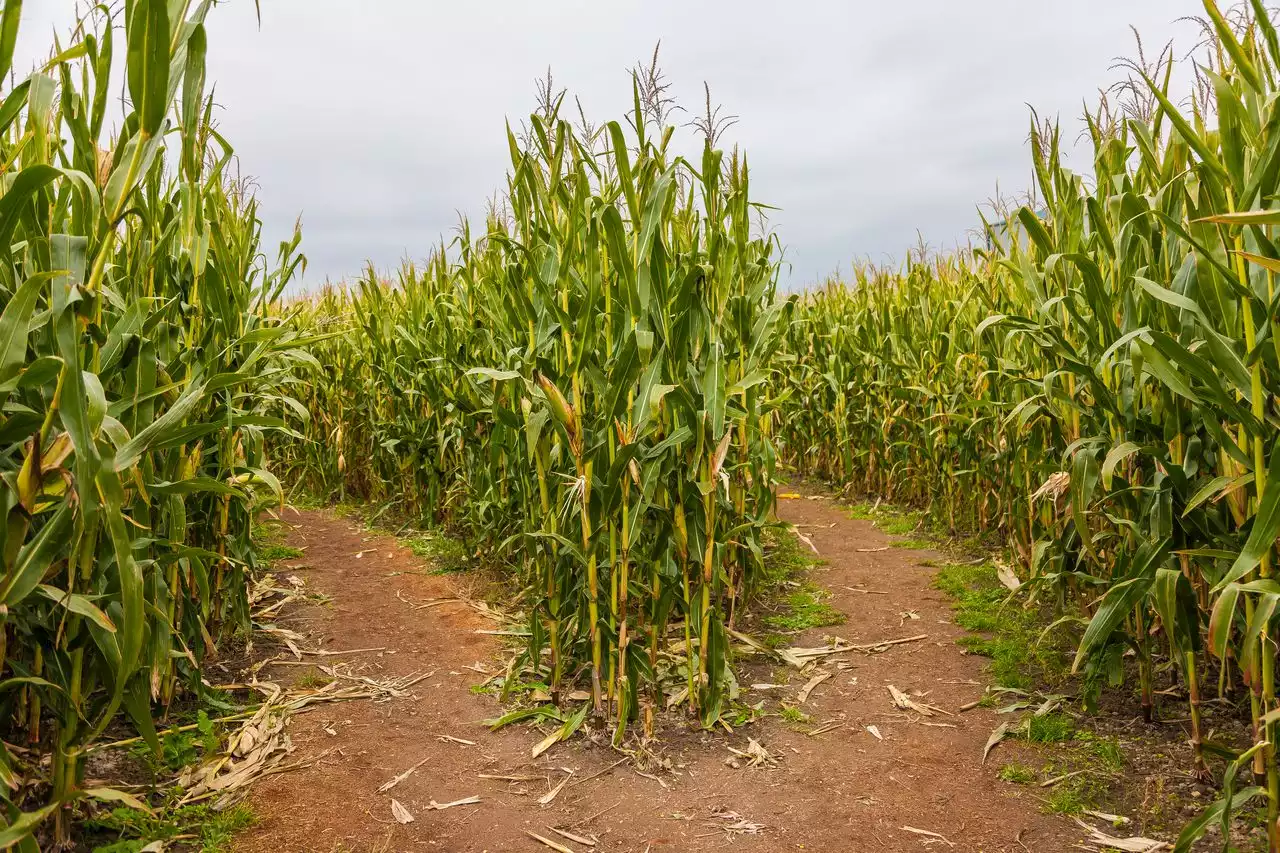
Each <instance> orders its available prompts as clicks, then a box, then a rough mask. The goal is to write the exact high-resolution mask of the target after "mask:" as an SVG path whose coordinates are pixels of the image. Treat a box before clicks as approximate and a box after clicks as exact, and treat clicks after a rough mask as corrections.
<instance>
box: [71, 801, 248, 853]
mask: <svg viewBox="0 0 1280 853" xmlns="http://www.w3.org/2000/svg"><path fill="white" fill-rule="evenodd" d="M255 823H257V817H256V816H255V815H254V813H253V811H252V810H251V809H250V808H249V807H248V806H246V805H243V804H240V805H235V806H231V807H230V808H227V809H224V810H222V811H214V810H213V809H212V808H211V807H209V806H205V805H193V806H179V807H177V808H173V809H166V810H161V811H157V812H156V813H155V814H147V813H146V812H140V811H138V810H136V809H128V808H118V809H112V810H111V811H110V812H109V813H107V814H103V815H99V816H97V817H94V818H92V819H90V820H89V821H88V822H87V823H86V828H87V829H88V830H90V831H91V832H94V833H96V834H98V835H101V836H107V835H115V836H117V840H115V841H113V842H108V843H106V844H102V845H99V846H97V847H95V848H93V850H94V853H139V851H141V850H142V849H143V848H144V847H145V846H146V845H147V844H150V843H151V842H153V841H168V840H170V839H176V838H178V837H179V836H181V837H183V838H187V839H194V840H195V841H196V843H197V844H198V845H199V846H198V847H197V849H198V850H199V851H200V853H227V851H230V850H231V841H232V838H233V837H234V836H235V834H236V833H237V832H241V831H243V830H245V829H248V828H249V827H251V826H253V825H254V824H255Z"/></svg>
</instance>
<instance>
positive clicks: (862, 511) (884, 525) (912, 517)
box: [844, 502, 924, 541]
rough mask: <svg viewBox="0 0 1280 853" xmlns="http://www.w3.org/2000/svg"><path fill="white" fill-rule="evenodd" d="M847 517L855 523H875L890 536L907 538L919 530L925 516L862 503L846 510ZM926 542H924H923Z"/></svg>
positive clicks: (881, 505) (894, 508)
mask: <svg viewBox="0 0 1280 853" xmlns="http://www.w3.org/2000/svg"><path fill="white" fill-rule="evenodd" d="M844 512H845V515H847V516H848V517H849V518H851V519H853V520H854V521H874V522H875V525H876V527H878V528H880V530H882V531H884V532H885V533H888V534H889V535H890V536H905V535H907V534H908V533H915V532H916V531H918V530H919V528H920V525H921V522H922V521H923V520H924V514H923V513H920V512H916V511H914V510H904V509H900V508H898V507H895V506H892V505H889V504H880V505H879V506H876V505H873V504H869V503H866V502H860V503H856V504H853V505H852V506H847V507H845V508H844ZM921 541H924V540H921Z"/></svg>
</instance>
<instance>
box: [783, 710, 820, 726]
mask: <svg viewBox="0 0 1280 853" xmlns="http://www.w3.org/2000/svg"><path fill="white" fill-rule="evenodd" d="M778 716H779V717H781V718H782V721H783V722H785V723H787V724H788V725H790V726H793V727H794V726H800V725H804V724H805V723H809V722H812V719H813V718H812V717H810V716H809V715H808V714H806V713H805V712H804V711H802V710H800V709H799V708H797V707H795V706H794V705H783V706H782V707H781V708H779V709H778Z"/></svg>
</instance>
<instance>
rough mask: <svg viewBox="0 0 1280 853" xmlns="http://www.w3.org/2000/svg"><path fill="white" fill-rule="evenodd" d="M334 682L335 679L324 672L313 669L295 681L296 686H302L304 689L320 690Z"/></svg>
mask: <svg viewBox="0 0 1280 853" xmlns="http://www.w3.org/2000/svg"><path fill="white" fill-rule="evenodd" d="M332 683H333V679H332V678H330V677H329V676H327V675H325V674H324V673H322V672H317V671H315V670H312V671H310V672H306V673H303V674H302V675H301V676H299V677H298V680H297V681H295V682H294V686H295V687H301V688H302V689H303V690H319V689H320V688H321V687H328V686H329V685H330V684H332Z"/></svg>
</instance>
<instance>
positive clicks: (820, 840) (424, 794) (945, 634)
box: [236, 499, 1083, 853]
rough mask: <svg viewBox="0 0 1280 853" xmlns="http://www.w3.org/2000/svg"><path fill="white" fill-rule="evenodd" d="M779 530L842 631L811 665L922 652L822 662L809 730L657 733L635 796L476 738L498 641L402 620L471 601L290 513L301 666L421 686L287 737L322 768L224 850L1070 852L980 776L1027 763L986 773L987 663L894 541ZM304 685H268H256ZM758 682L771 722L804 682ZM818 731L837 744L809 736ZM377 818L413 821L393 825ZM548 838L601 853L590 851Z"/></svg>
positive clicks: (677, 728) (327, 712)
mask: <svg viewBox="0 0 1280 853" xmlns="http://www.w3.org/2000/svg"><path fill="white" fill-rule="evenodd" d="M779 512H780V514H781V516H782V518H783V519H784V520H786V521H789V522H791V523H793V524H796V525H797V526H798V527H799V529H800V530H801V532H802V533H803V534H804V535H805V536H807V537H808V538H809V539H810V540H811V541H812V543H813V546H814V547H815V548H816V549H817V551H818V552H819V554H820V555H821V556H822V558H823V560H824V561H825V564H824V565H822V566H820V567H817V568H815V569H814V570H813V571H812V575H811V576H812V579H813V580H814V581H815V582H816V583H818V584H819V585H821V586H824V587H826V588H827V589H829V590H830V591H831V593H832V597H831V598H830V599H829V603H830V604H831V605H832V606H834V607H836V608H838V609H839V610H841V611H843V612H844V613H846V614H847V615H848V621H847V623H846V624H844V625H841V626H838V627H835V628H827V629H815V630H812V631H809V632H807V633H806V634H804V635H802V636H800V637H798V638H797V642H798V644H801V645H807V646H817V645H820V644H822V642H823V639H824V636H827V635H838V636H840V637H843V638H845V639H847V640H849V641H851V642H854V643H873V642H878V641H881V640H888V639H895V638H902V637H908V636H912V635H917V634H927V635H928V636H927V639H925V640H921V641H916V642H910V643H904V644H901V645H897V646H894V647H892V648H890V649H889V650H887V651H885V652H883V653H881V654H876V655H862V654H856V653H855V654H852V655H847V656H845V657H844V658H843V660H844V661H845V664H846V667H847V668H843V669H841V668H838V667H837V666H836V663H835V661H828V662H826V663H825V664H823V668H824V669H829V670H831V671H832V673H833V674H832V677H830V678H828V679H827V680H826V681H824V682H822V683H821V684H819V685H818V686H817V687H816V688H814V689H813V691H812V693H811V695H810V696H809V697H808V700H807V701H806V702H805V703H804V705H803V706H802V709H803V711H804V713H806V714H807V715H808V716H809V717H810V718H811V719H812V722H809V723H805V724H788V723H787V722H785V721H784V720H783V719H781V718H780V717H777V716H769V717H768V718H766V719H763V720H760V721H757V722H755V723H752V724H750V725H747V726H744V727H742V728H741V729H739V730H738V731H736V732H735V733H733V734H728V733H725V732H715V733H708V732H702V731H700V730H698V729H696V728H694V727H692V726H689V725H687V724H683V723H680V724H677V723H675V722H674V721H673V720H671V719H668V720H667V721H666V724H665V726H664V728H663V731H662V732H661V735H660V740H659V742H658V743H657V745H656V746H654V747H653V748H654V749H655V750H657V751H658V753H659V754H660V755H661V756H662V757H663V758H665V759H666V760H667V761H668V762H669V767H668V768H667V769H662V768H654V769H653V770H652V773H650V774H648V775H641V771H639V770H638V769H636V768H635V767H634V766H633V765H632V764H631V763H629V762H628V761H622V762H621V763H619V761H620V760H621V759H623V758H624V756H623V755H621V754H619V753H616V752H614V751H613V750H611V749H609V748H608V747H607V746H602V745H597V744H596V743H594V742H593V741H592V740H591V739H590V738H587V737H583V736H578V737H575V738H574V739H573V740H571V741H569V742H567V743H564V744H560V745H558V746H556V747H554V748H552V749H551V750H550V751H549V752H548V753H547V754H545V755H543V756H542V757H541V758H539V759H537V760H533V759H531V758H530V748H531V747H532V746H533V745H534V744H535V743H537V742H538V741H539V740H541V739H542V737H543V734H544V733H542V732H539V731H536V730H534V729H531V728H529V727H526V726H509V727H507V728H505V729H502V730H500V731H498V732H496V733H491V732H489V731H488V729H486V728H485V727H484V726H482V725H480V724H479V721H480V720H483V719H486V718H491V717H495V716H497V715H499V714H500V713H501V709H500V707H499V705H498V703H497V701H496V699H495V698H494V697H492V696H489V695H483V694H478V693H475V692H473V691H472V690H471V687H472V686H473V685H477V684H480V683H481V682H484V681H485V680H486V679H487V678H488V677H489V675H491V674H493V673H495V672H499V671H501V667H502V666H503V665H504V662H503V659H504V655H503V644H502V638H501V637H497V636H493V635H490V634H483V633H477V631H485V630H492V629H494V628H496V627H498V626H496V625H495V624H494V623H493V622H492V621H491V620H489V619H487V618H485V617H484V616H483V615H482V614H480V613H478V612H477V611H476V610H475V609H474V608H473V607H471V606H469V605H468V604H466V603H465V602H462V601H456V602H448V603H443V604H439V605H437V606H432V607H427V608H419V609H415V607H414V605H415V604H421V603H424V602H427V601H428V600H431V599H444V598H453V597H457V596H458V595H459V593H460V592H462V593H465V594H476V590H474V589H470V588H460V585H466V584H468V583H470V581H468V580H467V579H466V577H465V576H458V575H431V574H429V573H425V572H423V563H422V561H420V560H419V559H418V558H416V557H414V556H413V554H412V553H410V552H409V551H408V550H406V549H404V548H402V547H400V546H399V545H398V544H397V543H396V541H395V540H394V539H393V538H390V537H386V536H377V535H371V534H369V533H367V532H366V531H365V530H364V529H363V528H362V527H361V526H359V524H358V523H357V522H354V521H352V520H349V519H343V518H338V517H335V516H334V515H333V514H331V513H328V512H323V511H312V512H301V513H295V512H290V513H289V514H287V515H286V517H285V520H286V521H287V522H288V523H289V524H290V526H291V527H292V530H291V532H290V534H289V539H288V541H289V544H290V545H293V546H296V547H298V548H302V549H305V556H304V557H303V558H302V559H300V560H297V561H293V563H292V564H291V567H290V568H286V569H285V570H284V571H285V573H297V574H298V575H300V576H302V577H303V578H304V579H305V580H306V583H307V586H308V588H309V589H310V590H312V591H316V592H321V593H324V594H326V595H328V596H330V597H331V598H332V601H331V603H329V604H327V605H315V606H309V607H307V608H305V609H303V610H300V611H297V612H295V613H294V614H292V615H291V617H290V620H291V621H289V622H288V623H287V624H290V625H291V626H292V627H294V628H295V629H297V630H303V631H306V632H308V633H309V634H310V635H311V647H312V648H324V649H329V650H337V651H341V650H349V649H367V648H377V649H382V650H381V651H372V652H356V653H352V654H348V655H345V656H343V655H339V656H335V657H333V658H329V659H326V662H329V663H331V662H333V661H334V660H346V661H349V662H351V663H352V664H353V669H354V670H355V671H356V672H364V673H366V674H369V675H371V676H376V677H389V676H405V675H410V674H413V673H421V672H429V673H432V675H431V676H430V677H429V678H426V679H425V680H423V681H422V682H420V683H419V684H418V685H417V686H416V687H414V688H413V694H414V695H413V696H412V698H406V699H403V700H397V701H393V702H389V703H383V704H377V703H372V702H368V701H358V702H348V703H344V704H339V705H332V706H327V707H324V708H321V709H319V710H316V711H315V712H313V713H308V714H304V715H301V716H299V717H298V718H296V719H295V721H294V723H293V724H292V728H291V733H292V737H293V740H294V743H295V745H296V746H297V756H298V758H299V759H302V760H305V759H307V758H312V759H314V758H316V757H318V756H319V760H318V761H316V762H315V763H314V764H313V765H312V766H310V767H307V768H305V769H301V770H298V771H295V772H290V773H285V774H282V775H278V776H274V777H270V778H268V779H266V780H264V781H263V782H261V783H260V784H259V785H258V786H257V787H256V788H255V789H254V793H253V795H252V799H251V805H252V808H253V809H254V811H255V812H256V813H257V814H258V816H259V817H260V822H259V824H258V825H257V827H256V828H254V829H253V830H250V831H249V832H247V833H246V834H245V835H244V836H243V837H242V838H241V839H240V840H239V842H238V844H237V848H236V849H237V850H243V851H248V853H293V851H299V853H301V851H307V853H314V851H321V852H322V853H335V851H350V852H351V853H366V851H369V853H373V851H419V850H424V851H425V850H441V851H450V853H469V852H470V851H476V853H479V851H531V853H534V852H535V851H543V853H546V851H548V850H551V849H553V848H551V847H548V846H545V845H543V844H542V843H541V842H539V841H537V840H535V839H533V838H532V837H531V836H530V835H529V834H528V833H530V832H532V833H536V834H538V835H541V836H544V837H546V838H548V839H550V840H553V841H555V842H556V843H558V844H561V845H562V846H564V847H566V848H568V849H570V850H573V851H576V853H585V851H587V850H595V851H610V853H612V852H613V851H635V853H643V851H653V853H658V851H663V850H671V851H710V850H722V849H728V848H732V849H735V850H743V851H781V850H807V851H832V853H835V852H836V851H884V853H894V851H921V850H950V851H956V853H968V851H973V853H978V852H979V851H982V853H998V851H1008V852H1009V853H1015V851H1017V853H1026V852H1027V851H1036V853H1047V852H1048V851H1063V850H1071V849H1075V847H1076V845H1077V844H1079V843H1080V841H1081V839H1082V837H1083V833H1082V832H1081V831H1080V829H1079V828H1078V827H1077V826H1076V825H1075V824H1073V823H1072V822H1071V821H1070V820H1068V819H1064V818H1059V817H1053V816H1049V815H1046V814H1044V813H1043V811H1042V808H1041V807H1042V802H1041V801H1040V799H1039V798H1038V797H1037V795H1036V794H1037V791H1036V789H1034V788H1027V787H1022V786H1014V785H1009V784H1006V783H1004V782H1001V781H1000V780H999V779H997V777H996V772H997V768H999V767H1000V766H1001V765H1002V764H1003V763H1004V762H1006V761H1009V760H1013V759H1016V758H1018V757H1019V755H1020V754H1021V755H1022V756H1023V757H1025V758H1026V760H1028V761H1029V762H1034V761H1035V757H1034V755H1031V754H1029V750H1030V749H1031V748H1030V747H1028V746H1025V745H1023V744H1020V743H1013V742H1008V741H1006V742H1005V743H1004V744H1002V745H1001V746H1000V747H999V748H998V750H997V754H993V755H992V758H991V760H990V761H989V763H987V764H986V765H984V764H983V763H982V754H983V747H984V745H985V744H986V741H987V738H988V736H989V734H990V733H991V731H992V729H993V728H995V727H996V726H997V725H998V723H999V722H1000V718H997V717H996V716H995V715H994V714H993V713H992V712H990V711H987V710H983V709H975V710H971V711H968V712H965V713H956V712H957V711H958V709H959V708H960V707H961V706H962V705H965V704H967V703H971V702H973V701H975V700H977V699H978V698H979V697H981V695H982V693H983V689H984V688H983V685H984V684H985V683H986V681H985V680H984V675H983V661H982V659H981V658H977V657H973V656H968V655H966V654H964V653H963V651H962V650H961V649H960V648H959V647H958V646H957V645H956V643H955V640H956V639H957V638H958V637H959V636H961V635H962V634H963V631H962V630H961V629H960V628H958V627H957V626H956V625H954V624H952V622H951V609H950V606H949V603H948V601H947V600H946V597H945V596H944V595H943V594H942V593H941V592H939V591H937V590H935V589H934V588H933V587H932V586H931V583H930V582H931V579H932V575H933V570H932V569H930V568H927V567H925V566H923V565H922V562H924V561H925V560H926V559H927V558H929V557H930V554H928V553H927V552H923V551H911V550H905V549H902V548H887V547H886V546H888V545H889V543H890V541H891V537H889V536H886V535H885V534H883V533H881V532H880V531H878V530H877V529H876V528H875V527H874V526H873V525H872V524H871V523H870V522H867V521H854V520H850V519H849V518H848V517H847V516H846V515H845V514H844V513H843V512H841V511H840V510H839V508H838V507H837V506H835V505H834V504H833V503H832V502H831V501H829V500H822V499H813V500H810V499H795V500H784V501H780V508H779ZM371 549H372V550H371ZM357 554H359V555H360V556H359V557H357ZM911 613H914V614H915V615H916V616H917V617H918V618H911V617H910V614H911ZM305 672H306V669H305V668H304V667H291V668H289V670H288V671H286V670H285V668H283V667H281V668H275V669H273V670H272V677H274V678H280V679H287V678H288V677H302V675H303V673H305ZM762 677H764V678H765V680H767V681H777V682H782V681H788V680H789V684H788V686H787V687H786V688H785V689H784V690H769V691H758V692H756V693H751V692H749V686H750V684H751V683H753V679H752V677H744V678H743V688H744V691H747V692H746V695H745V700H746V701H747V702H748V703H749V704H754V703H755V702H757V701H759V700H760V699H765V700H766V701H765V707H766V709H768V710H771V711H776V710H778V708H779V700H781V699H784V698H787V699H789V700H790V701H792V702H794V701H795V696H796V694H797V693H798V692H799V691H800V689H801V687H802V686H803V685H804V683H805V681H806V680H807V679H808V674H806V675H804V676H797V675H795V674H794V672H792V673H788V672H786V671H783V669H782V668H781V667H774V668H770V669H766V670H764V671H763V674H762ZM889 685H893V686H895V687H896V688H897V689H899V690H901V691H903V692H905V693H907V694H910V695H912V696H914V697H915V698H916V700H917V701H919V702H922V703H928V704H929V705H933V706H937V707H938V708H941V709H945V710H946V711H949V712H951V714H947V713H937V714H935V715H934V716H932V717H928V718H924V717H921V716H920V715H918V714H915V713H904V712H902V711H899V710H898V709H897V708H895V707H894V704H893V702H892V698H891V695H890V692H889ZM780 694H781V695H780ZM921 694H922V695H921ZM953 714H954V715H953ZM827 723H831V724H837V723H838V724H839V727H838V728H833V729H830V730H827V731H825V732H823V733H820V734H816V735H810V734H808V732H811V731H813V730H814V729H817V728H820V727H822V726H823V725H824V724H827ZM930 724H931V725H930ZM868 726H874V727H876V729H877V730H878V731H879V733H880V735H881V736H882V738H883V739H877V738H876V737H875V736H874V735H873V734H871V733H870V732H869V731H868V729H867V727H868ZM547 731H550V730H549V729H548V730H547ZM449 738H456V739H458V740H462V741H471V742H473V743H474V745H470V744H466V743H459V742H458V740H450V739H449ZM748 738H754V739H756V740H757V741H759V742H760V743H761V744H762V745H763V746H764V747H765V749H767V750H768V752H769V753H771V754H772V755H773V756H775V757H776V758H777V759H778V762H777V765H776V766H775V767H747V766H743V767H741V768H740V769H738V768H734V767H731V766H728V765H727V764H726V759H729V758H731V757H732V754H731V753H730V751H729V747H733V748H735V749H739V750H742V751H746V750H747V747H748ZM424 761H425V763H423V764H422V765H421V766H420V767H419V768H418V769H417V770H416V771H415V772H414V773H413V774H412V775H410V776H409V777H408V778H406V779H405V780H404V781H402V782H400V783H399V784H398V785H396V787H395V788H394V789H392V790H391V791H389V792H387V793H378V788H379V786H381V785H383V784H384V783H386V782H388V781H389V780H391V779H392V778H394V777H396V776H397V775H399V774H401V773H403V772H404V771H406V770H407V769H409V768H410V767H412V766H414V765H416V764H418V763H419V762H424ZM739 763H741V762H739ZM567 771H572V776H571V777H569V781H568V783H567V784H566V785H565V786H564V787H563V788H562V789H561V790H560V791H559V793H558V795H557V796H556V797H555V798H554V799H553V800H552V801H551V802H550V803H549V804H548V805H541V804H540V803H539V799H540V798H542V797H543V796H544V795H546V794H548V793H549V792H550V791H551V790H553V789H554V788H555V787H556V786H557V785H558V784H559V783H560V782H562V781H563V780H564V779H565V778H566V774H567ZM482 774H484V775H487V776H489V777H495V776H508V777H517V780H516V781H510V780H503V779H497V778H482ZM472 796H478V797H479V798H480V802H479V803H478V804H473V805H460V806H454V807H451V808H447V809H443V810H436V809H433V808H432V807H431V805H432V803H433V801H434V802H435V803H439V804H445V803H451V802H453V801H456V800H460V799H463V798H467V797H472ZM393 798H394V799H395V800H396V801H398V802H399V803H400V804H401V805H402V806H403V807H404V808H405V809H407V810H408V812H409V813H410V814H412V815H413V817H414V820H413V822H411V823H406V824H401V823H397V822H396V820H395V818H394V817H393V813H392V799H393ZM551 827H556V828H560V829H563V830H566V831H568V832H570V833H572V834H575V835H578V836H583V837H593V838H596V839H598V844H597V845H596V846H595V847H594V848H590V847H588V846H586V845H584V844H582V843H580V842H575V841H572V840H568V839H567V838H566V837H564V836H561V835H557V834H556V833H554V832H553V831H552V830H551ZM735 827H736V829H735ZM744 830H746V831H744ZM751 830H754V831H751ZM913 830H916V831H913ZM920 831H924V832H926V833H936V834H937V835H928V834H923V833H922V832H920ZM942 839H945V841H943V840H942ZM948 843H949V844H950V845H951V846H948Z"/></svg>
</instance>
